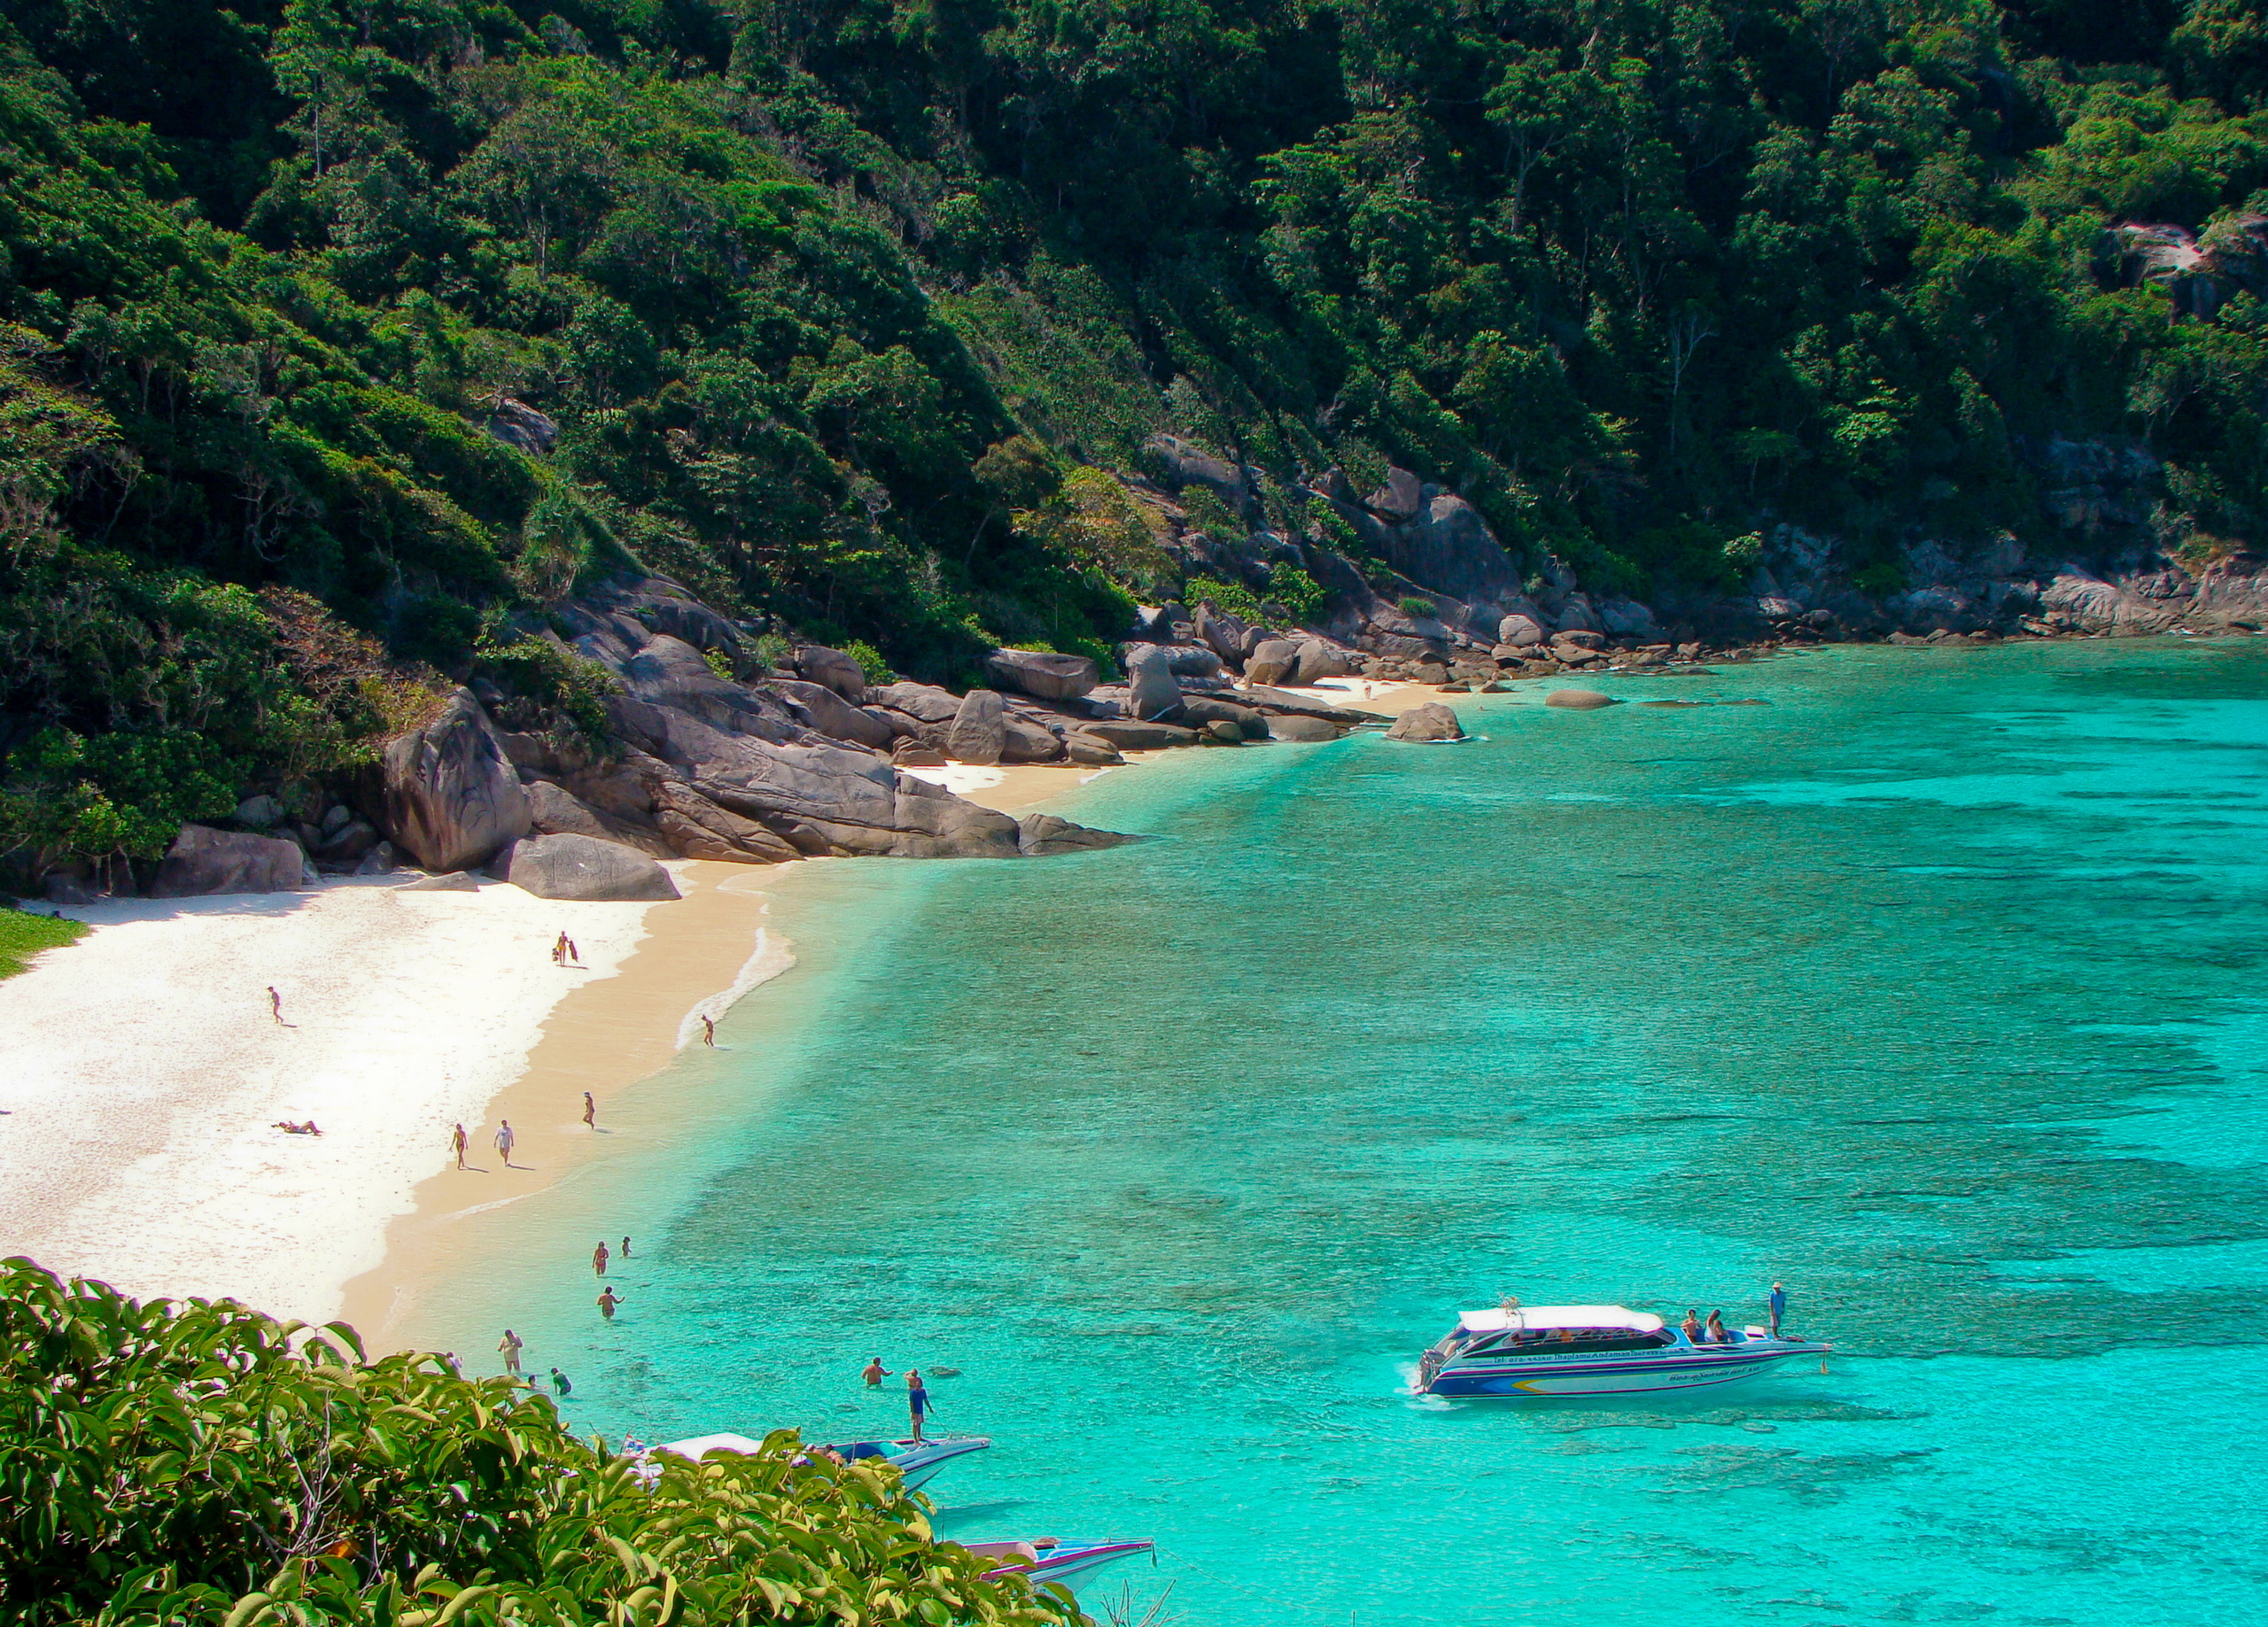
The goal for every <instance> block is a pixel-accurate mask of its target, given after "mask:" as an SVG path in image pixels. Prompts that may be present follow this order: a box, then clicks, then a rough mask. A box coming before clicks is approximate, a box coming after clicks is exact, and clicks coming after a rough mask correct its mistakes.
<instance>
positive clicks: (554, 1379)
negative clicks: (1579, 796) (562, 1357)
mask: <svg viewBox="0 0 2268 1627" xmlns="http://www.w3.org/2000/svg"><path fill="white" fill-rule="evenodd" d="M551 1387H552V1388H553V1389H554V1390H556V1391H558V1392H559V1393H560V1396H561V1397H562V1398H565V1397H568V1396H571V1395H573V1394H574V1393H575V1386H574V1385H572V1384H571V1383H568V1382H567V1375H565V1374H564V1373H562V1372H561V1371H560V1370H559V1369H558V1368H557V1367H554V1368H552V1369H551Z"/></svg>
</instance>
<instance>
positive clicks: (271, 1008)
mask: <svg viewBox="0 0 2268 1627" xmlns="http://www.w3.org/2000/svg"><path fill="white" fill-rule="evenodd" d="M268 1015H269V1016H270V1017H273V1018H274V1019H276V1021H277V1022H278V1023H282V1022H283V996H281V995H279V994H277V993H276V985H275V984H273V983H270V984H269V985H268Z"/></svg>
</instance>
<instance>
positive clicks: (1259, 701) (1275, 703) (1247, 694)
mask: <svg viewBox="0 0 2268 1627" xmlns="http://www.w3.org/2000/svg"><path fill="white" fill-rule="evenodd" d="M1236 697H1237V701H1238V702H1239V704H1240V705H1244V706H1248V707H1251V708H1252V709H1254V710H1255V711H1261V712H1266V713H1268V714H1269V715H1270V717H1320V718H1322V719H1323V720H1324V722H1325V723H1335V724H1339V725H1340V727H1341V728H1347V729H1351V728H1353V727H1354V726H1355V724H1358V723H1385V722H1386V721H1387V719H1386V717H1385V716H1384V715H1383V714H1381V713H1379V712H1365V711H1359V710H1357V709H1355V708H1353V707H1345V706H1333V705H1332V704H1331V703H1330V702H1329V701H1318V700H1317V699H1315V697H1314V696H1312V695H1295V694H1291V693H1287V692H1285V691H1284V690H1281V689H1270V688H1269V687H1268V686H1265V685H1262V684H1247V686H1245V687H1243V688H1242V689H1239V690H1238V691H1237V692H1236Z"/></svg>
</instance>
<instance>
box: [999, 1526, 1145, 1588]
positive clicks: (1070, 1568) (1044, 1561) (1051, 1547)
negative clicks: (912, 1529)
mask: <svg viewBox="0 0 2268 1627" xmlns="http://www.w3.org/2000/svg"><path fill="white" fill-rule="evenodd" d="M960 1546H962V1547H964V1548H967V1550H968V1551H969V1552H970V1553H975V1554H978V1555H980V1556H982V1557H983V1558H985V1559H997V1560H998V1561H1001V1563H1000V1565H999V1566H998V1569H992V1570H988V1571H986V1572H985V1573H984V1574H985V1576H986V1577H1025V1578H1027V1579H1028V1580H1029V1582H1030V1583H1031V1584H1032V1585H1033V1586H1034V1587H1038V1586H1041V1585H1043V1584H1046V1583H1049V1582H1060V1583H1061V1584H1063V1585H1065V1586H1066V1587H1068V1586H1069V1585H1070V1584H1071V1579H1072V1578H1073V1577H1084V1576H1086V1575H1087V1574H1088V1573H1089V1572H1090V1571H1094V1570H1099V1569H1101V1568H1102V1567H1103V1566H1105V1565H1108V1564H1111V1563H1113V1562H1115V1561H1118V1560H1122V1559H1131V1558H1132V1557H1133V1556H1134V1555H1135V1554H1137V1553H1151V1552H1152V1551H1153V1549H1154V1548H1155V1546H1156V1545H1155V1544H1153V1543H1147V1542H1081V1541H1078V1540H1077V1539H1076V1538H1071V1539H1066V1538H1060V1537H1027V1538H1024V1539H1023V1540H1022V1541H1021V1542H964V1543H962V1544H961V1545H960Z"/></svg>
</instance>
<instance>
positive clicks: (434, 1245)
mask: <svg viewBox="0 0 2268 1627" xmlns="http://www.w3.org/2000/svg"><path fill="white" fill-rule="evenodd" d="M1361 690H1362V686H1361V685H1360V684H1359V683H1350V684H1348V686H1347V688H1346V689H1339V688H1336V687H1331V688H1317V689H1312V690H1309V691H1307V692H1305V693H1310V694H1313V695H1314V696H1315V697H1316V698H1317V699H1318V700H1327V701H1337V702H1339V703H1341V704H1349V703H1351V704H1355V705H1358V706H1363V707H1364V708H1365V709H1372V710H1377V711H1381V712H1394V711H1399V710H1401V709H1403V708H1404V707H1405V706H1407V705H1410V704H1415V703H1416V702H1417V701H1419V700H1422V699H1428V698H1431V693H1430V692H1429V691H1426V690H1424V689H1420V688H1417V687H1415V686H1410V687H1399V686H1397V687H1388V686H1372V693H1371V695H1370V696H1368V697H1363V695H1362V693H1361ZM1350 691H1351V692H1352V693H1349V692H1350ZM1148 755H1157V754H1149V753H1140V754H1132V757H1133V766H1134V767H1136V768H1137V769H1138V766H1139V762H1140V759H1141V758H1142V757H1144V756H1148ZM1099 772H1110V771H1108V770H1096V769H1091V768H1076V767H1069V766H1055V765H1032V766H1022V767H1014V768H1006V769H1002V768H975V767H971V766H967V765H955V766H954V767H952V768H949V769H945V770H934V771H928V773H925V774H924V776H923V777H924V778H931V777H935V778H936V779H939V780H940V781H941V782H942V783H946V784H949V785H951V787H952V788H953V789H954V790H956V791H958V792H959V793H960V794H964V795H967V796H968V797H970V798H971V799H972V800H974V801H976V802H982V803H984V804H986V805H988V806H990V807H994V808H998V809H1001V810H1006V811H1010V812H1017V813H1021V812H1023V811H1025V810H1029V809H1031V808H1033V807H1036V806H1040V805H1044V804H1045V803H1047V802H1052V800H1054V799H1055V798H1056V797H1058V796H1060V795H1062V794H1065V793H1067V792H1069V791H1071V790H1074V789H1076V787H1077V786H1079V785H1080V784H1082V783H1084V782H1085V781H1087V780H1090V779H1093V778H1095V777H1096V776H1097V774H1098V773H1099ZM670 869H671V870H672V873H674V874H675V875H676V876H677V878H678V879H679V883H680V887H682V888H683V889H684V891H685V893H686V897H685V898H684V899H683V900H682V901H680V902H678V903H669V904H664V905H660V906H656V905H653V904H641V903H555V902H549V901H546V900H543V899H540V898H537V897H534V896H533V895H530V894H528V893H526V892H524V891H522V890H521V889H520V888H518V887H512V886H509V885H507V884H504V883H501V882H486V883H483V884H482V885H481V886H480V887H478V890H476V891H470V892H445V891H444V892H434V891H405V890H403V889H402V887H401V882H402V879H403V878H402V877H401V876H400V875H399V874H397V875H394V876H391V877H383V878H370V879H354V880H338V881H332V882H327V883H325V884H323V885H322V887H317V888H314V889H310V890H308V891H306V892H301V893H282V894H268V895H229V896H220V897H211V898H190V899H176V900H163V901H159V900H135V901H127V902H119V903H102V904H96V905H91V906H88V907H86V908H82V909H77V910H66V911H65V913H66V914H68V915H70V916H72V917H73V918H76V919H79V920H83V921H86V922H88V923H89V924H90V925H92V926H94V928H95V930H94V931H93V932H92V933H90V934H88V936H87V937H85V938H84V939H82V941H79V942H78V943H76V944H74V945H72V946H70V947H68V948H66V949H58V950H51V951H50V952H48V953H47V954H46V955H44V956H43V957H40V958H39V959H38V960H37V961H36V962H35V964H34V965H33V966H32V967H31V969H30V970H29V971H27V972H24V973H22V974H21V975H19V976H18V977H14V978H10V979H7V980H4V981H0V1255H28V1256H29V1257H31V1258H32V1259H36V1260H37V1261H39V1262H40V1263H41V1264H42V1265H44V1266H46V1267H49V1268H50V1269H52V1270H55V1271H57V1272H58V1273H61V1274H66V1275H83V1276H89V1277H96V1278H99V1279H101V1280H103V1281H105V1282H111V1283H113V1285H115V1286H116V1287H118V1288H120V1289H121V1290H125V1291H127V1292H129V1293H132V1294H135V1295H136V1296H139V1297H143V1298H151V1297H156V1296H171V1297H182V1296H188V1295H197V1296H206V1297H214V1296H224V1295H225V1296H232V1297H234V1298H239V1299H242V1300H244V1301H245V1302H246V1303H248V1304H251V1305H256V1306H258V1307H260V1309H263V1310H267V1311H269V1312H271V1313H276V1314H278V1315H283V1316H292V1317H299V1318H302V1319H305V1320H308V1321H324V1320H329V1319H330V1318H332V1317H336V1316H338V1315H339V1314H341V1313H342V1312H344V1313H347V1314H349V1315H350V1316H351V1317H352V1319H353V1320H354V1321H356V1322H357V1324H358V1325H359V1326H361V1327H362V1328H363V1329H364V1331H365V1332H366V1334H369V1335H371V1336H377V1337H379V1338H381V1339H382V1338H383V1336H384V1330H385V1329H387V1327H388V1326H389V1325H390V1323H391V1322H392V1319H393V1312H394V1307H395V1305H396V1304H397V1302H398V1300H399V1298H400V1294H401V1292H402V1291H403V1290H404V1287H405V1285H406V1284H408V1282H411V1281H412V1280H413V1279H416V1278H420V1277H429V1276H430V1275H431V1274H432V1273H433V1272H434V1271H436V1270H437V1269H441V1268H444V1267H445V1264H446V1260H447V1257H448V1253H449V1251H450V1250H451V1249H452V1248H453V1247H454V1243H453V1241H452V1236H451V1232H452V1222H453V1221H454V1220H455V1219H457V1218H458V1217H461V1216H462V1215H463V1214H465V1213H472V1212H477V1211H478V1210H480V1209H485V1208H487V1207H490V1206H492V1205H494V1204H495V1203H498V1202H511V1201H514V1200H515V1199H517V1197H523V1196H525V1195H527V1194H528V1193H530V1192H532V1191H534V1190H537V1189H540V1187H542V1186H543V1185H546V1184H548V1183H549V1182H552V1181H555V1180H557V1179H559V1178H560V1177H561V1176H562V1175H563V1174H566V1173H568V1172H569V1171H570V1170H571V1168H572V1167H573V1166H575V1164H576V1163H578V1162H579V1160H581V1159H583V1158H588V1157H591V1156H594V1154H595V1153H597V1152H598V1151H601V1150H602V1144H603V1138H602V1137H594V1136H592V1135H590V1133H589V1132H588V1131H587V1130H586V1128H585V1127H584V1126H583V1124H582V1122H581V1101H582V1093H583V1092H584V1091H586V1090H587V1091H590V1092H591V1093H592V1094H593V1096H594V1097H595V1098H596V1099H597V1100H598V1102H599V1104H600V1105H601V1110H602V1113H603V1110H604V1104H605V1103H606V1101H607V1098H608V1096H610V1094H611V1093H613V1092H615V1091H617V1090H619V1089H624V1088H626V1087H627V1086H629V1085H631V1084H633V1083H634V1082H635V1081H638V1080H641V1079H643V1078H646V1077H647V1076H649V1075H650V1074H652V1073H655V1072H656V1070H657V1069H659V1068H661V1067H663V1066H665V1065H667V1064H668V1063H669V1061H670V1058H672V1056H674V1055H675V1054H676V1053H677V1052H679V1051H680V1050H683V1049H684V1048H685V1047H687V1046H688V1045H694V1044H698V1043H699V1042H700V1040H701V1036H702V1029H701V1022H700V1019H701V1018H702V1017H703V1016H707V1017H709V1018H711V1019H714V1020H721V1019H722V1018H723V1017H724V1015H725V1013H726V1011H727V1010H728V1009H729V1008H730V1007H731V1005H732V1003H734V1001H735V1000H737V999H739V998H740V997H741V996H742V995H744V994H746V993H747V992H748V991H749V990H750V988H754V987H756V986H757V984H759V983H761V982H763V981H765V980H767V979H769V978H772V977H774V976H777V975H779V974H780V973H781V972H783V971H785V970H787V969H788V967H790V966H792V965H794V964H795V961H794V954H793V946H792V945H790V944H788V942H786V941H783V940H782V939H781V938H780V937H779V936H778V935H777V934H767V933H765V931H764V929H763V926H762V916H763V912H764V910H765V887H767V885H769V881H768V879H769V878H772V877H773V876H776V875H778V874H779V873H780V872H778V871H774V870H771V869H767V868H764V867H752V866H745V865H737V864H714V863H707V862H697V863H696V862H683V861H680V862H677V863H673V864H671V866H670ZM656 909H659V910H660V913H659V914H658V915H657V914H656V913H655V911H656ZM562 931H564V932H566V933H567V934H568V935H569V936H571V938H573V939H574V940H575V941H576V944H577V946H578V947H579V949H580V951H581V957H582V960H583V962H584V965H585V967H586V969H585V970H580V971H575V970H563V969H561V968H559V967H557V966H555V965H553V964H552V961H551V957H550V949H551V945H552V942H553V941H554V940H555V938H556V937H557V935H558V934H559V933H561V932H562ZM270 985H273V986H274V988H276V992H277V994H278V995H279V996H281V998H282V1002H283V1020H282V1021H281V1022H279V1021H277V1020H276V1018H275V1017H274V1016H273V1015H271V1013H270V1011H269V1004H268V988H269V986H270ZM500 1116H501V1117H504V1118H509V1119H510V1120H512V1122H513V1126H514V1128H515V1130H516V1132H517V1137H518V1140H517V1146H516V1149H515V1152H514V1158H513V1166H512V1168H511V1169H510V1170H509V1171H507V1170H505V1169H504V1168H503V1167H502V1166H501V1161H500V1160H498V1159H497V1158H496V1155H495V1147H494V1143H493V1139H492V1137H493V1130H494V1128H495V1125H496V1121H497V1119H498V1118H499V1117H500ZM279 1120H291V1121H296V1122H306V1121H308V1120H312V1121H314V1122H315V1124H317V1125H319V1126H321V1127H322V1135H320V1136H314V1135H291V1134H289V1133H287V1132H285V1131H283V1130H282V1129H280V1128H278V1127H277V1122H278V1121H279ZM459 1122H462V1124H463V1125H464V1126H465V1127H466V1130H467V1132H468V1134H469V1135H470V1137H471V1140H472V1147H471V1153H472V1158H471V1162H472V1163H474V1164H475V1165H477V1166H479V1167H478V1168H477V1169H474V1170H468V1171H462V1172H460V1171H457V1170H455V1169H454V1167H453V1163H454V1160H453V1159H452V1158H451V1156H450V1152H449V1132H450V1128H451V1127H452V1126H453V1125H454V1124H456V1123H459Z"/></svg>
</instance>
